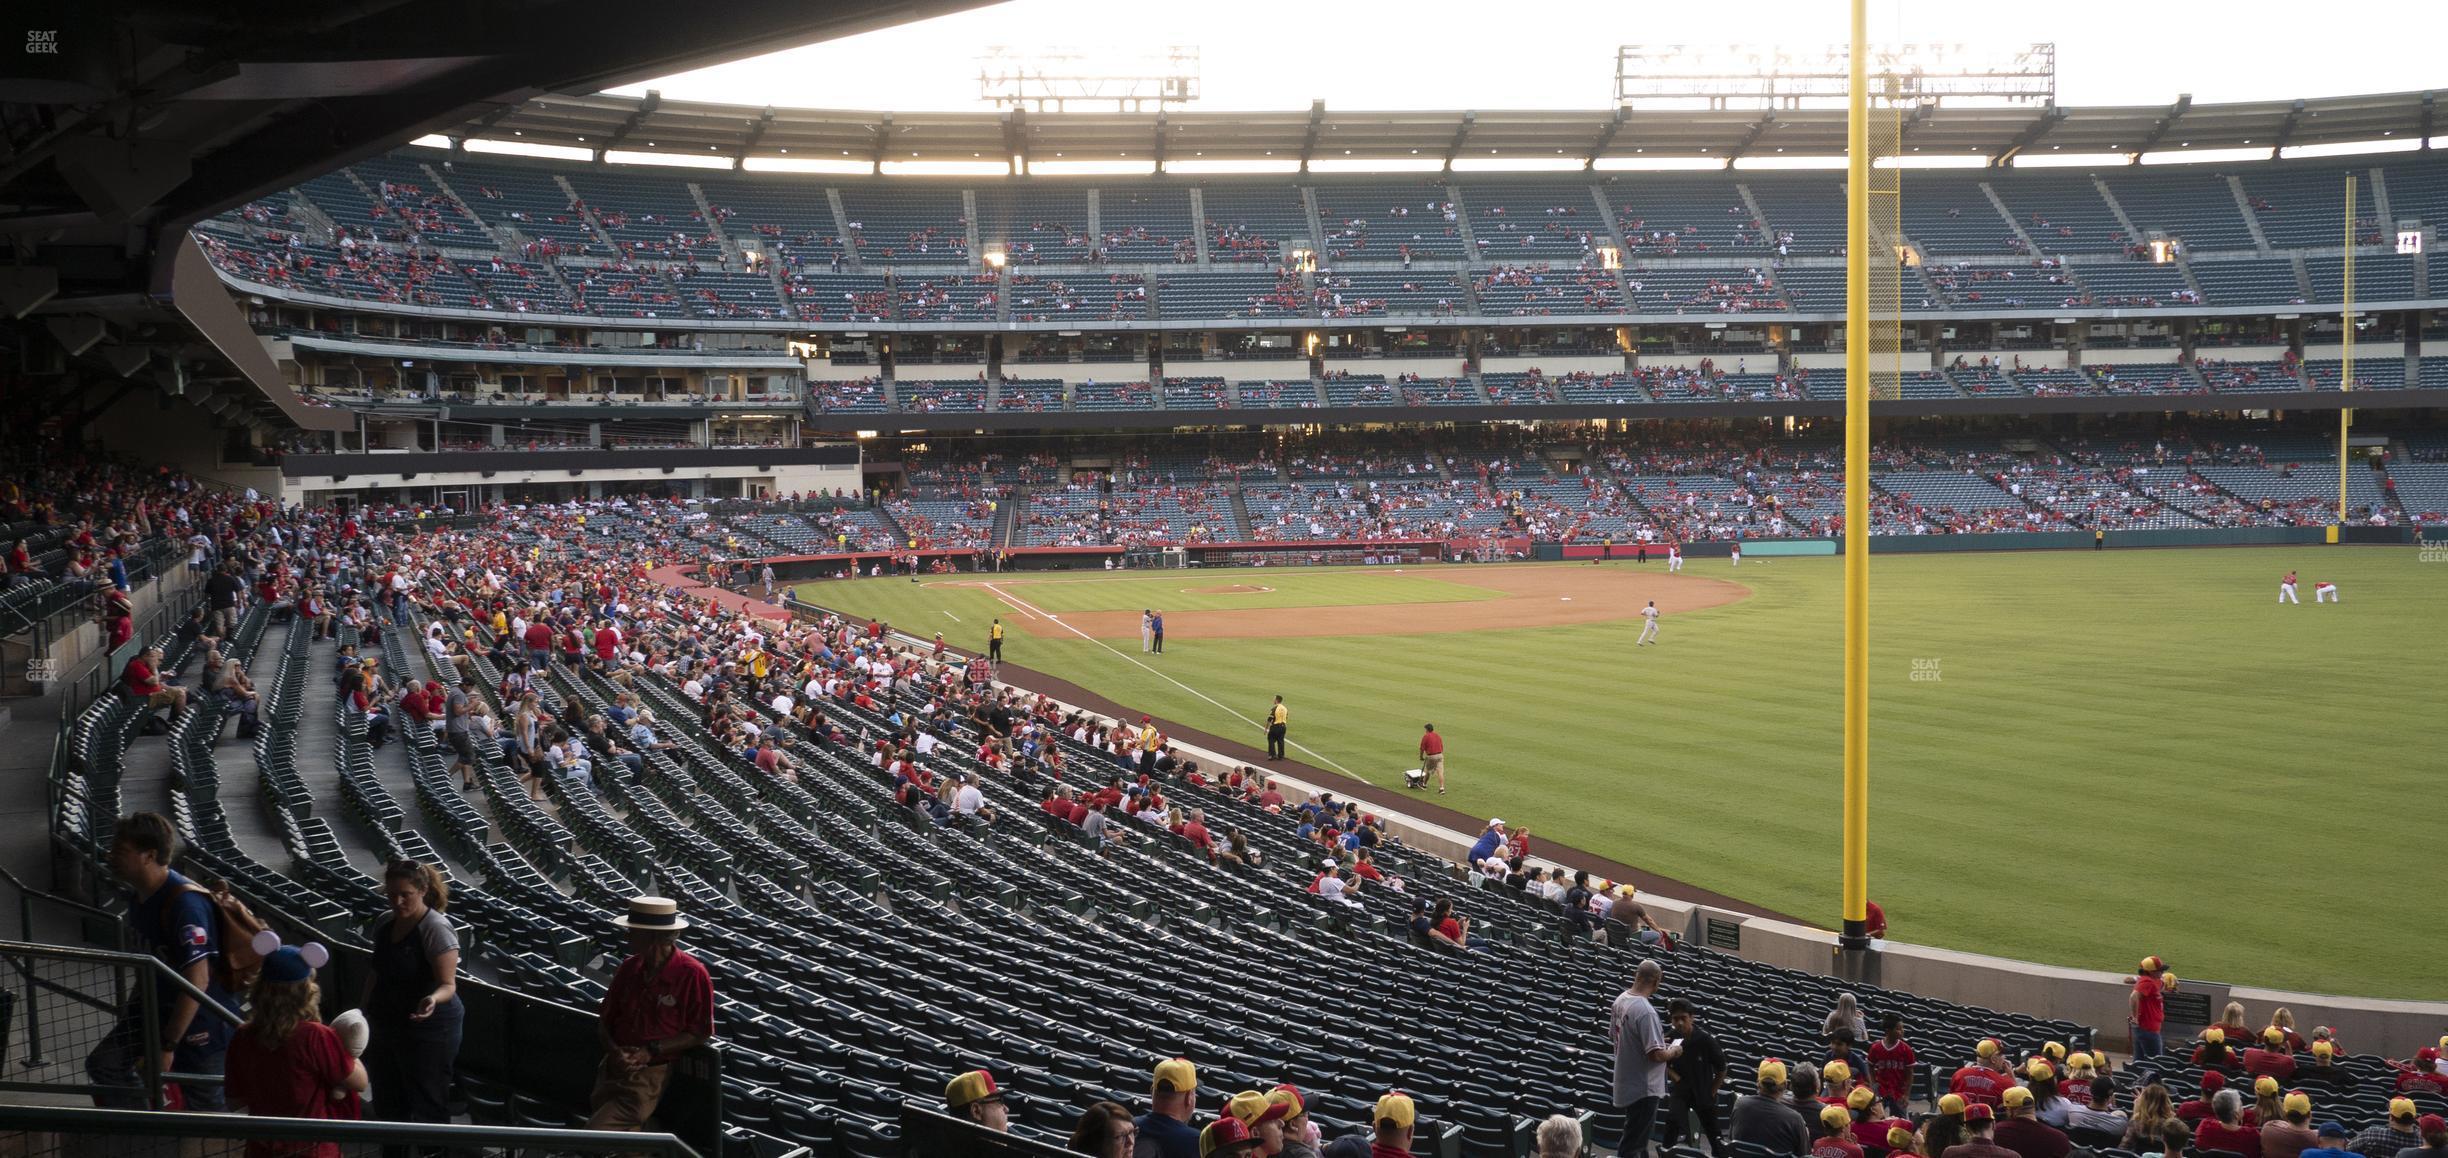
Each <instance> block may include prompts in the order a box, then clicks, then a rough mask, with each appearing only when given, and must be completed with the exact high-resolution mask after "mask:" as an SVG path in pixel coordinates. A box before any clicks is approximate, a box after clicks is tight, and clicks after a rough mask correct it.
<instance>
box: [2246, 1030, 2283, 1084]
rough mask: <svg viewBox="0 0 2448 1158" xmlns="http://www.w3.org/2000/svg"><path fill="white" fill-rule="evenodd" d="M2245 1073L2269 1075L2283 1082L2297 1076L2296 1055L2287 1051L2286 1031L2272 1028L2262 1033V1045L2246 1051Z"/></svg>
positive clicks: (2258, 1075)
mask: <svg viewBox="0 0 2448 1158" xmlns="http://www.w3.org/2000/svg"><path fill="white" fill-rule="evenodd" d="M2244 1072H2245V1073H2248V1074H2251V1075H2253V1076H2255V1077H2260V1076H2263V1075H2267V1076H2269V1077H2273V1078H2276V1079H2278V1080H2279V1081H2281V1082H2285V1081H2289V1080H2292V1079H2293V1078H2294V1076H2295V1055H2294V1054H2293V1053H2292V1052H2289V1051H2288V1049H2287V1040H2286V1031H2285V1030H2283V1029H2280V1028H2278V1027H2277V1026H2274V1025H2273V1026H2271V1027H2269V1028H2268V1029H2265V1030H2262V1031H2261V1044H2260V1045H2257V1046H2254V1047H2253V1048H2251V1049H2248V1050H2245V1051H2244Z"/></svg>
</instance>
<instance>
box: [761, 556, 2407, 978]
mask: <svg viewBox="0 0 2448 1158" xmlns="http://www.w3.org/2000/svg"><path fill="white" fill-rule="evenodd" d="M1840 569H1841V564H1840V561H1839V560H1837V559H1835V558H1775V559H1768V558H1760V557H1757V556H1754V557H1753V558H1750V559H1746V560H1745V561H1744V562H1743V563H1742V564H1741V566H1740V567H1739V568H1737V567H1734V566H1732V565H1730V564H1729V563H1728V561H1727V560H1724V559H1694V560H1691V561H1690V562H1689V563H1688V564H1687V565H1686V567H1685V570H1684V571H1683V573H1682V574H1680V575H1674V576H1670V575H1667V574H1666V573H1665V571H1664V565H1663V563H1662V562H1660V561H1652V562H1650V563H1647V564H1645V565H1643V564H1634V563H1608V564H1604V565H1591V564H1586V563H1583V564H1562V563H1556V564H1512V565H1498V566H1436V567H1410V568H1404V569H1400V570H1395V569H1392V568H1364V569H1339V570H1323V569H1306V568H1251V569H1236V570H1220V571H1197V570H1191V571H1165V572H1136V573H1108V572H1092V573H1079V574H1070V573H1036V574H1022V575H1012V576H1002V577H980V576H974V575H972V576H951V577H943V578H936V579H930V580H925V581H922V582H919V583H912V582H910V581H909V580H908V579H906V578H901V579H889V578H888V579H862V580H850V581H837V582H826V583H816V584H809V585H807V586H804V587H802V588H801V589H800V590H801V596H802V598H805V599H807V600H809V601H810V602H815V603H819V604H823V605H826V606H831V607H836V608H840V609H842V610H844V611H848V612H851V613H855V614H859V615H869V616H878V617H881V618H883V619H885V620H886V621H888V622H889V623H891V624H892V625H893V626H894V627H896V628H900V629H902V630H906V631H908V632H911V633H913V634H916V635H920V636H925V635H929V634H932V633H934V632H936V631H941V632H943V633H944V635H945V638H946V639H947V640H949V641H950V642H952V643H954V644H955V645H957V646H961V647H966V648H978V649H982V648H983V647H984V646H985V640H986V635H987V629H988V624H989V623H990V622H991V621H992V620H994V619H995V618H997V617H1000V618H1001V619H1002V620H1003V621H1004V623H1005V625H1006V627H1007V628H1008V629H1009V634H1008V637H1007V640H1006V642H1005V657H1006V658H1007V659H1008V660H1010V661H1011V662H1014V663H1017V664H1021V665H1025V666H1027V667H1031V668H1035V669H1038V670H1040V671H1044V672H1048V673H1050V674H1053V675H1055V676H1058V677H1060V678H1063V679H1067V680H1070V681H1072V682H1075V683H1078V684H1080V685H1082V686H1084V687H1087V688H1089V689H1092V690H1094V691H1096V692H1098V693H1100V694H1103V695H1106V696H1109V697H1111V698H1113V699H1115V700H1117V701H1120V702H1122V703H1124V704H1127V705H1131V706H1132V707H1134V708H1139V709H1143V710H1146V711H1150V712H1154V713H1156V714H1157V715H1158V717H1159V718H1162V719H1169V720H1177V721H1180V722H1182V723H1183V724H1186V725H1188V726H1191V727H1195V728H1199V729H1202V730H1205V731H1209V732H1212V733H1215V734H1218V735H1223V736H1231V737H1236V738H1241V739H1245V740H1246V741H1247V742H1249V743H1252V744H1261V743H1263V729H1261V728H1260V727H1259V726H1258V724H1257V722H1256V721H1258V720H1259V719H1260V718H1261V716H1262V715H1263V713H1264V712H1265V710H1266V708H1267V706H1268V704H1269V703H1270V702H1271V699H1272V697H1273V696H1275V695H1277V694H1281V695H1282V696H1283V697H1284V698H1285V702H1286V703H1287V704H1288V705H1289V706H1290V708H1291V711H1292V726H1291V737H1292V740H1293V742H1294V744H1295V746H1296V747H1295V750H1294V751H1293V753H1292V754H1293V756H1294V757H1295V758H1297V759H1301V760H1305V761H1307V762H1309V763H1313V764H1317V765H1320V766H1323V767H1329V768H1336V769H1339V770H1342V771H1345V772H1348V773H1349V774H1351V775H1354V776H1358V777H1361V778H1364V779H1367V780H1369V781H1371V782H1374V783H1377V784H1380V785H1386V786H1398V785H1399V784H1400V783H1401V770H1402V769H1405V768H1409V767H1413V766H1415V765H1416V764H1417V762H1418V761H1417V760H1416V758H1415V757H1414V756H1413V752H1414V745H1415V744H1416V741H1417V737H1418V735H1419V732H1420V725H1421V724H1423V723H1430V722H1433V723H1434V724H1436V726H1437V730H1438V731H1439V732H1441V733H1444V734H1445V736H1446V737H1447V744H1448V746H1449V750H1448V756H1447V765H1448V770H1449V774H1450V779H1451V783H1452V791H1451V794H1450V795H1449V796H1447V797H1445V798H1444V799H1443V801H1442V802H1443V803H1446V804H1449V805H1451V806H1453V807H1456V808H1459V809H1462V810H1464V811H1466V812H1472V813H1475V814H1478V815H1481V816H1486V815H1500V816H1503V817H1505V818H1506V819H1507V820H1508V821H1510V822H1512V823H1514V824H1516V825H1522V824H1527V825H1529V826H1530V827H1531V829H1532V830H1533V836H1534V839H1538V840H1541V841H1552V842H1555V843H1560V844H1564V845H1569V846H1572V847H1577V848H1582V849H1587V850H1589V851H1591V852H1594V853H1597V854H1600V855H1604V856H1608V857H1612V858H1614V859H1616V860H1620V861H1623V862H1625V863H1628V864H1633V865H1637V866H1640V867H1642V868H1644V869H1647V870H1650V871H1654V872H1657V873H1660V874H1663V875H1666V876H1670V877H1674V878H1677V879H1680V880H1684V881H1688V882H1691V883H1693V884H1695V885H1698V886H1701V887H1704V888H1708V889H1714V890H1717V891H1719V892H1723V893H1726V894H1728V895H1731V896H1736V897H1741V898H1744V899H1747V900H1750V901H1752V902H1755V903H1757V904H1759V905H1762V906H1765V907H1768V908H1772V909H1776V910H1780V911H1783V912H1787V913H1793V914H1797V915H1801V916H1803V917H1804V918H1806V919H1812V920H1815V921H1817V922H1818V923H1820V924H1823V925H1828V926H1831V927H1832V926H1833V925H1834V923H1835V919H1836V915H1837V914H1836V908H1837V903H1838V856H1839V831H1838V820H1839V800H1840V792H1841V783H1840V763H1839V743H1838V742H1839V736H1840V732H1841V724H1840V716H1839V712H1840V705H1841V703H1842V699H1843V688H1842V684H1841V681H1840V663H1841V654H1840V653H1841V647H1842V634H1843V632H1842V618H1841V584H1842V577H1841V574H1840ZM2290 569H2292V570H2296V571H2300V572H2301V573H2302V580H2303V582H2302V584H2301V587H2300V593H2301V599H2302V603H2301V604H2300V605H2280V604H2279V603H2278V602H2277V595H2278V580H2279V576H2280V575H2282V574H2283V573H2285V572H2286V571H2288V570H2290ZM1871 574H1872V596H1871V616H1872V639H1871V658H1870V665H1871V682H1872V701H1871V713H1872V715H1871V720H1872V724H1871V763H1872V772H1871V785H1872V789H1871V790H1872V797H1871V799H1872V805H1871V807H1872V822H1871V858H1872V859H1871V877H1870V882H1871V888H1870V892H1871V896H1872V898H1873V899H1875V900H1877V901H1879V902H1880V903H1881V904H1882V905H1883V906H1884V907H1885V908H1886V911H1887V913H1888V916H1889V919H1890V921H1891V922H1892V924H1893V927H1894V932H1893V935H1894V936H1895V937H1897V938H1898V939H1901V940H1907V941H1915V942H1920V943H1924V944H1932V945H1939V946H1944V947H1948V948H1954V949H1962V950H1968V951H1973V952H1981V953H1992V954H1998V955H2003V956H2009V957H2017V958H2024V959H2029V960H2035V961H2041V962H2048V963H2053V964H2064V965H2075V966H2087V967H2095V968H2121V967H2125V966H2127V965H2129V964H2130V963H2131V962H2132V961H2134V960H2136V959H2138V958H2139V957H2141V956H2142V955H2143V954H2145V953H2162V954H2166V955H2168V956H2169V957H2170V959H2171V960H2172V961H2173V962H2174V963H2175V965H2176V967H2177V970H2178V972H2180V973H2182V974H2184V975H2187V976H2195V977H2201V978H2204V979H2215V980H2221V981H2227V982H2230V983H2235V984H2247V985H2263V986H2273V987H2279V988H2287V989H2302V990H2311V991H2316V992H2350V993H2356V994H2358V995H2363V996H2381V997H2396V998H2424V999H2437V998H2442V997H2448V972H2443V971H2442V970H2441V969H2440V968H2439V961H2438V936H2437V933H2436V931H2435V928H2434V926H2435V925H2436V922H2434V921H2429V920H2425V919H2422V918H2421V917H2420V916H2419V914H2420V913H2422V912H2426V911H2428V910H2427V908H2426V905H2427V902H2426V901H2425V900H2424V898H2425V897H2427V896H2428V895H2429V893H2430V891H2431V890H2430V888H2429V886H2430V884H2431V883H2433V882H2436V881H2437V880H2439V879H2440V877H2439V874H2440V868H2439V864H2440V856H2441V854H2442V853H2443V851H2448V846H2444V845H2443V843H2442V842H2443V835H2442V834H2443V833H2448V823H2444V822H2443V821H2442V820H2441V811H2442V802H2443V801H2444V800H2448V760H2443V758H2442V757H2441V755H2440V747H2441V742H2440V740H2439V738H2438V737H2436V736H2433V735H2431V734H2430V733H2431V732H2432V730H2433V729H2435V728H2436V727H2438V726H2439V720H2440V708H2441V705H2442V703H2443V702H2448V701H2444V700H2443V696H2444V695H2448V693H2444V692H2443V690H2442V689H2444V688H2448V561H2442V562H2436V563H2426V562H2422V561H2420V560H2419V559H2418V556H2417V555H2416V553H2415V552H2414V551H2413V550H2412V549H2410V548H2378V547H2362V548H2349V547H2325V548H2323V547H2299V548H2249V549H2241V548H2238V549H2207V550H2164V551H2149V550H2138V551H2121V552H2120V551H2111V552H2105V553H2098V552H2091V551H2065V552H2030V553H2020V552H2018V553H1969V554H1945V555H1881V556H1879V557H1878V558H1877V559H1876V560H1875V561H1874V563H1873V565H1872V572H1871ZM2315 580H2329V581H2333V582H2335V583H2336V584H2337V585H2338V588H2339V590H2340V592H2341V600H2340V601H2339V602H2338V603H2335V604H2316V603H2315V602H2314V596H2313V583H2314V581H2315ZM1653 599H1654V600H1656V601H1657V603H1658V606H1659V608H1660V609H1661V611H1663V612H1664V615H1663V619H1662V629H1661V636H1660V642H1659V644H1658V645H1656V646H1652V647H1641V648H1636V647H1635V646H1634V641H1635V639H1636V638H1637V637H1638V635H1639V632H1640V621H1639V618H1638V613H1639V609H1640V608H1641V607H1642V605H1643V604H1644V603H1646V602H1647V601H1649V600H1653ZM1148 608H1153V609H1157V610H1160V611H1162V612H1163V613H1164V616H1165V619H1166V641H1165V651H1164V654H1163V655H1161V656H1157V655H1146V654H1143V653H1142V651H1141V647H1140V639H1139V619H1140V612H1141V610H1143V609H1148ZM2340 946H2348V947H2350V948H2349V949H2348V950H2347V951H2348V952H2349V954H2350V955H2351V958H2352V960H2353V962H2354V968H2353V969H2352V970H2342V969H2340V968H2339V966H2338V961H2339V957H2338V953H2339V947H2340ZM2349 978H2352V980H2348V979H2349Z"/></svg>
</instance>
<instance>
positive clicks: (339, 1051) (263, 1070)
mask: <svg viewBox="0 0 2448 1158" xmlns="http://www.w3.org/2000/svg"><path fill="white" fill-rule="evenodd" d="M255 950H256V951H257V952H259V953H261V954H263V971H262V972H261V973H259V974H258V975H257V976H256V978H255V987H254V989H253V990H252V991H250V992H249V994H248V998H247V1006H248V1009H249V1011H250V1015H249V1016H248V1018H247V1022H246V1024H244V1025H241V1026H239V1027H238V1032H237V1033H236V1034H235V1035H233V1036H232V1037H231V1038H230V1049H229V1072H228V1075H227V1079H226V1080H227V1088H228V1091H229V1097H230V1100H231V1101H233V1102H235V1103H238V1104H241V1105H244V1106H245V1107H246V1109H247V1113H249V1114H252V1115H255V1116H258V1117H273V1118H324V1119H339V1120H349V1121H353V1120H355V1119H356V1118H357V1117H358V1116H359V1113H360V1111H361V1109H362V1105H361V1095H363V1094H364V1093H365V1091H366V1071H365V1066H364V1065H363V1064H362V1063H360V1062H359V1061H358V1060H357V1059H356V1057H355V1056H354V1055H353V1054H352V1053H351V1052H350V1050H349V1047H348V1045H347V1044H346V1043H345V1042H344V1041H343V1040H342V1039H341V1035H340V1034H339V1033H338V1032H337V1031H335V1030H334V1029H333V1028H332V1027H331V1026H328V1025H325V1024H323V1021H322V1018H321V1016H320V1014H319V1013H318V1012H317V1011H318V1010H319V1009H320V1008H321V1007H322V1000H323V993H322V989H321V988H320V987H319V986H317V985H316V984H315V977H314V975H315V970H317V969H319V968H321V967H323V966H324V965H325V964H327V963H329V962H330V960H331V951H330V950H328V949H325V948H324V947H323V946H321V945H319V944H314V943H308V944H305V945H301V946H288V945H283V944H281V943H280V935H279V934H277V933H274V932H272V931H271V930H269V929H266V930H264V931H263V932H261V933H258V934H256V935H255ZM258 1146H263V1147H267V1150H266V1151H265V1153H264V1154H263V1155H258V1154H257V1153H256V1148H257V1147H258ZM275 1146H281V1147H282V1150H281V1152H282V1153H291V1152H292V1150H293V1147H289V1146H283V1145H282V1144H280V1143H270V1142H249V1143H248V1144H247V1150H248V1158H269V1155H270V1153H271V1150H270V1149H269V1148H270V1147H275ZM304 1158H340V1147H339V1144H338V1143H335V1142H318V1143H315V1144H313V1146H312V1147H311V1149H310V1150H309V1151H308V1153H307V1154H306V1155H305V1156H304Z"/></svg>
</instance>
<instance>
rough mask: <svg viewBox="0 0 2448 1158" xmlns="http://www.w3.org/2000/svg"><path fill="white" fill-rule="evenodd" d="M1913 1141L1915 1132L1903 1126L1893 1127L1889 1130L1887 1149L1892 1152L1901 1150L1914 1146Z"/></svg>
mask: <svg viewBox="0 0 2448 1158" xmlns="http://www.w3.org/2000/svg"><path fill="white" fill-rule="evenodd" d="M1912 1141H1913V1132H1912V1131H1911V1130H1908V1129H1906V1128H1904V1127H1902V1126H1891V1127H1889V1128H1888V1130H1887V1148H1888V1149H1890V1150H1901V1149H1903V1148H1905V1147H1907V1146H1910V1145H1912Z"/></svg>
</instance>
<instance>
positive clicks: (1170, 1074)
mask: <svg viewBox="0 0 2448 1158" xmlns="http://www.w3.org/2000/svg"><path fill="white" fill-rule="evenodd" d="M1154 1088H1155V1090H1156V1092H1157V1093H1160V1094H1180V1093H1187V1092H1189V1091H1191V1090H1195V1089H1197V1088H1198V1067H1197V1066H1194V1065H1191V1064H1190V1059H1189V1058H1182V1057H1177V1058H1167V1059H1165V1060H1163V1061H1160V1062H1157V1063H1156V1081H1155V1085H1154Z"/></svg>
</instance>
